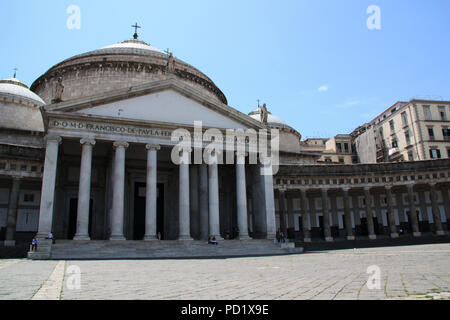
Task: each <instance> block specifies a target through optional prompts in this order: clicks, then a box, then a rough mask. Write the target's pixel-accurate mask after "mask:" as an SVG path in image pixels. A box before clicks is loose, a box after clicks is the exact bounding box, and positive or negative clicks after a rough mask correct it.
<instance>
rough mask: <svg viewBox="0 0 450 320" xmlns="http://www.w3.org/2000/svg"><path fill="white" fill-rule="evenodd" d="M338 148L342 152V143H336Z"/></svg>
mask: <svg viewBox="0 0 450 320" xmlns="http://www.w3.org/2000/svg"><path fill="white" fill-rule="evenodd" d="M336 149H337V151H338V152H339V153H341V152H342V145H341V144H340V143H336Z"/></svg>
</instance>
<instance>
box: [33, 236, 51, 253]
mask: <svg viewBox="0 0 450 320" xmlns="http://www.w3.org/2000/svg"><path fill="white" fill-rule="evenodd" d="M45 239H47V240H52V243H55V238H54V237H53V233H51V232H50V233H49V234H48V236H47V238H45ZM38 245H39V240H38V239H37V238H36V237H33V240H31V250H30V251H38Z"/></svg>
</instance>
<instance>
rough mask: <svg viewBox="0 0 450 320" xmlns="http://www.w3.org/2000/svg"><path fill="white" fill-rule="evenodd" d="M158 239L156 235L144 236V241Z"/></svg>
mask: <svg viewBox="0 0 450 320" xmlns="http://www.w3.org/2000/svg"><path fill="white" fill-rule="evenodd" d="M157 240H159V239H158V237H157V236H144V241H157Z"/></svg>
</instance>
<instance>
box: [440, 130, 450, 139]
mask: <svg viewBox="0 0 450 320" xmlns="http://www.w3.org/2000/svg"><path fill="white" fill-rule="evenodd" d="M442 136H443V137H444V140H446V141H450V129H449V128H442Z"/></svg>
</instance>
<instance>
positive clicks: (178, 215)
mask: <svg viewBox="0 0 450 320" xmlns="http://www.w3.org/2000/svg"><path fill="white" fill-rule="evenodd" d="M0 115H1V117H0V227H1V228H2V232H1V234H0V236H1V237H2V239H4V244H5V245H9V246H11V245H14V244H15V243H16V241H22V240H23V241H25V240H29V239H31V237H33V236H34V235H35V234H37V236H38V237H39V238H45V237H47V236H48V234H49V233H53V235H54V236H55V238H56V239H65V240H73V241H95V240H109V241H125V240H143V241H151V240H155V239H160V240H200V239H207V238H208V237H210V236H214V237H217V238H219V239H222V238H224V239H240V240H242V241H246V240H250V239H252V238H254V239H274V238H275V237H276V234H277V232H283V233H284V234H286V235H288V237H289V238H290V239H293V240H296V241H305V242H310V241H315V239H316V240H319V239H321V240H323V241H334V239H336V238H344V239H347V240H355V239H358V238H359V237H364V238H365V237H367V238H369V239H376V238H377V236H381V235H383V236H387V237H398V236H399V234H400V235H401V234H403V233H408V234H411V235H413V236H415V237H420V236H421V235H422V234H423V233H428V232H430V233H434V234H436V235H444V234H446V230H447V229H448V225H449V224H448V220H449V219H450V202H449V185H450V184H449V177H450V161H449V160H448V159H440V160H429V161H412V162H404V163H383V164H370V165H369V164H367V165H361V164H349V163H342V164H329V163H326V162H324V161H321V158H323V154H322V153H321V152H319V151H317V150H313V149H311V148H308V147H307V146H305V144H304V143H302V142H301V138H302V137H301V134H300V133H299V132H298V131H297V130H296V129H294V128H292V127H290V126H289V125H288V124H287V123H286V122H285V121H283V120H282V119H280V118H278V117H276V116H275V115H273V114H271V113H270V112H267V111H265V108H263V107H260V106H258V108H256V109H255V110H253V111H252V112H250V113H249V114H244V113H241V112H239V111H238V110H237V109H235V108H232V107H230V106H228V103H227V99H226V97H225V95H224V94H223V93H222V91H221V90H220V89H219V88H218V87H217V86H216V85H215V84H214V82H213V81H212V80H211V79H210V78H208V77H207V76H206V75H204V74H203V73H202V72H200V71H199V70H197V69H196V68H194V67H193V66H191V65H189V64H188V63H186V62H184V61H182V60H180V59H178V58H176V57H174V56H173V55H172V54H170V53H166V52H163V51H161V50H159V49H157V48H155V47H153V46H151V45H149V44H147V43H145V42H143V41H140V40H138V39H137V36H136V37H135V39H132V40H127V41H124V42H121V43H118V44H114V45H110V46H107V47H104V48H101V49H98V50H94V51H91V52H87V53H84V54H80V55H77V56H74V57H72V58H69V59H67V60H65V61H63V62H61V63H58V64H56V65H55V66H53V67H52V68H50V69H49V70H48V71H47V72H46V73H45V74H44V75H42V76H41V77H39V78H38V79H37V80H36V81H35V82H34V83H33V84H32V85H31V87H30V88H28V87H27V86H26V85H25V84H23V83H22V82H20V81H19V80H17V79H16V78H15V77H14V78H12V79H7V80H2V81H0ZM198 125H200V126H201V128H200V129H198ZM180 130H181V131H182V132H184V133H185V134H186V135H187V136H195V134H196V130H200V135H201V136H202V137H204V136H206V135H208V136H209V139H206V141H204V140H201V141H199V142H198V143H195V142H194V143H193V144H191V145H184V146H185V147H180V145H183V139H184V143H186V140H185V139H186V137H181V138H178V139H174V132H176V131H178V132H179V131H180ZM230 130H240V132H241V131H243V132H256V136H255V137H256V139H261V134H260V132H269V133H271V134H268V136H267V137H268V141H269V151H274V150H271V148H272V149H276V151H277V152H276V153H277V159H276V163H275V162H273V160H274V159H273V158H271V159H270V160H269V161H263V160H267V159H262V158H264V157H263V156H262V153H261V152H258V150H254V149H253V148H252V147H251V146H250V143H249V141H250V140H251V139H247V137H246V139H245V142H244V143H243V148H239V143H238V141H236V143H235V141H234V140H233V143H229V144H228V143H227V144H226V143H224V142H223V141H222V142H220V144H221V148H220V149H221V150H222V152H220V151H218V149H217V150H216V149H213V150H212V151H211V149H209V148H208V146H210V145H211V143H218V141H216V138H214V137H217V136H223V137H226V136H227V133H228V132H229V131H230ZM197 133H198V132H197ZM211 136H213V137H212V138H211ZM274 141H275V142H276V146H275V145H272V144H270V143H271V142H274ZM240 151H242V152H240ZM222 153H223V154H222ZM225 153H226V154H227V156H226V158H227V161H220V159H224V158H225V155H224V154H225ZM174 154H176V156H177V158H178V159H179V160H180V161H178V162H176V161H175V162H174ZM230 154H231V155H232V156H231V157H230V156H229V155H230Z"/></svg>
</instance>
